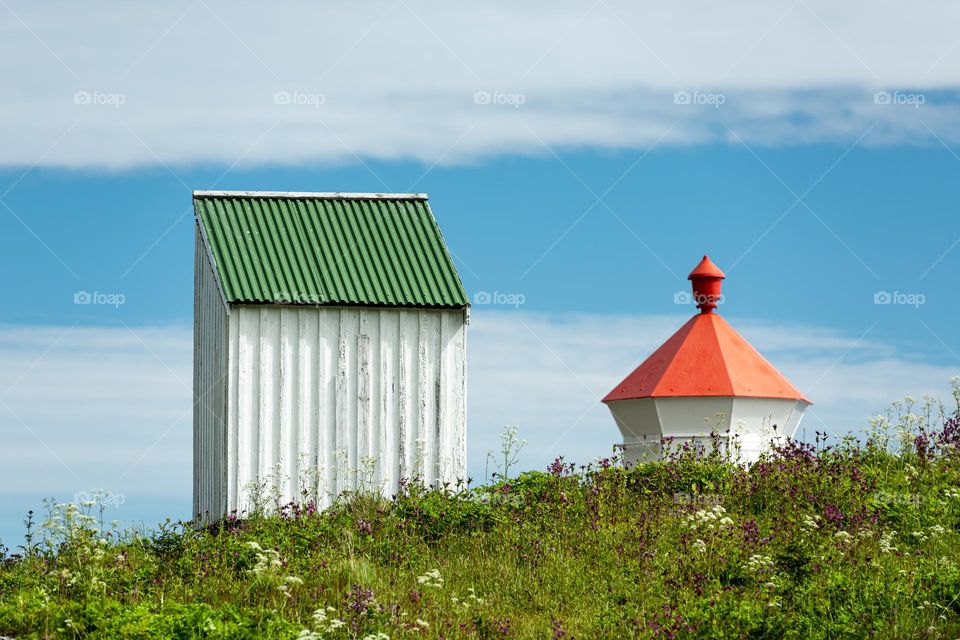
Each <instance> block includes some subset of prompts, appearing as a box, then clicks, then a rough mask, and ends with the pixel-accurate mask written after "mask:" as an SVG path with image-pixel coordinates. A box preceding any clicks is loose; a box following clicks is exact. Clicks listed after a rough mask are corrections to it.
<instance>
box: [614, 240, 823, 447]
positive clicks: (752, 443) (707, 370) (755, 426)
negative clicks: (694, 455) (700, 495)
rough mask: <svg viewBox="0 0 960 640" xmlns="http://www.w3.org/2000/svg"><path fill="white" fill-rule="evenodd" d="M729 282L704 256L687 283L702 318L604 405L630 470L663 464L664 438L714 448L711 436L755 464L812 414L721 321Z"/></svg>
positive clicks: (672, 339) (657, 353)
mask: <svg viewBox="0 0 960 640" xmlns="http://www.w3.org/2000/svg"><path fill="white" fill-rule="evenodd" d="M725 277H726V276H725V275H724V273H723V271H721V270H720V269H719V268H718V267H717V265H715V264H714V263H713V262H711V260H710V258H708V257H707V256H704V257H703V260H701V261H700V264H698V265H697V267H696V268H695V269H694V270H693V271H691V272H690V275H689V276H687V278H688V279H689V280H690V281H691V282H692V284H693V300H694V302H696V304H697V308H698V309H699V310H700V312H699V313H698V314H696V315H695V316H693V317H692V318H690V320H689V321H687V323H686V324H684V325H683V326H682V327H681V328H680V330H679V331H677V332H676V333H675V334H673V335H672V336H671V337H670V338H669V339H668V340H667V341H666V342H664V343H663V344H662V345H661V346H660V347H659V348H658V349H657V350H656V351H654V352H653V354H652V355H651V356H650V357H649V358H647V359H646V360H644V361H643V363H641V364H640V366H639V367H637V368H636V369H634V371H633V373H631V374H630V375H628V376H627V377H626V378H624V379H623V381H622V382H620V383H619V384H618V385H617V386H616V387H614V388H613V390H612V391H611V392H610V393H608V394H607V395H606V397H605V398H604V399H603V402H604V403H605V404H606V405H607V406H608V407H609V408H610V412H611V413H612V414H613V418H614V420H616V422H617V427H618V428H619V429H620V433H621V434H622V436H623V444H622V445H621V446H622V448H623V452H624V459H625V460H626V461H627V462H630V463H635V462H637V461H643V460H653V459H657V458H659V457H660V456H661V455H662V453H663V446H662V444H661V441H662V440H663V439H665V438H666V439H672V440H673V442H674V444H675V445H676V444H680V443H684V442H689V443H692V444H693V445H695V446H707V447H709V446H711V443H710V434H711V432H715V433H717V434H719V435H720V437H721V438H722V439H725V438H732V437H734V436H736V442H738V443H739V448H740V457H741V459H742V460H744V461H752V460H756V459H757V457H759V455H760V453H761V452H762V451H763V450H764V449H765V448H766V447H768V446H769V445H770V443H771V441H772V440H773V439H774V438H777V437H783V436H792V435H793V434H794V432H795V431H796V429H797V426H798V425H799V424H800V418H801V417H802V416H803V412H804V410H806V408H807V407H808V406H810V404H811V402H810V401H809V400H808V399H807V398H806V397H805V396H804V395H803V394H802V393H800V392H799V391H798V390H797V389H796V388H795V387H794V386H793V385H792V384H790V382H789V381H788V380H787V379H786V378H785V377H784V376H783V375H782V374H781V373H780V372H779V371H777V370H776V369H775V368H774V366H773V365H772V364H770V363H769V362H768V361H767V360H766V359H765V358H764V357H763V356H762V355H760V353H759V352H757V350H756V349H754V348H753V347H752V346H750V343H749V342H747V341H746V340H745V339H744V338H743V336H741V335H740V334H739V333H737V331H736V330H735V329H734V328H733V327H731V326H730V325H729V324H728V323H727V321H726V320H724V319H723V318H722V317H721V316H720V315H719V314H717V313H716V308H717V303H718V302H719V301H720V300H721V295H720V288H721V285H722V281H723V279H724V278H725ZM731 444H732V443H731Z"/></svg>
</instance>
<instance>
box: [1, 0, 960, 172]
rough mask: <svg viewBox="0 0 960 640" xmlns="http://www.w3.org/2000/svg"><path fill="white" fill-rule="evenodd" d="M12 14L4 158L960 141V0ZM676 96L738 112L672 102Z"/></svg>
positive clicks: (299, 5)
mask: <svg viewBox="0 0 960 640" xmlns="http://www.w3.org/2000/svg"><path fill="white" fill-rule="evenodd" d="M7 7H9V9H8V8H7ZM0 13H7V14H8V19H6V20H3V21H2V24H0V53H3V54H4V55H3V56H2V57H0V77H2V78H3V79H4V80H3V82H2V84H0V117H2V121H3V123H4V125H3V126H4V144H3V145H2V147H0V164H7V165H24V164H26V165H29V164H32V163H34V162H36V161H39V163H40V164H42V165H63V166H73V167H81V166H105V167H118V168H119V167H129V166H132V165H143V164H156V163H158V162H161V161H162V162H165V163H169V164H177V163H195V162H215V163H221V164H228V165H229V164H232V163H233V162H234V161H238V160H239V162H240V163H247V164H249V163H264V162H268V163H298V162H303V161H338V160H344V159H346V160H350V161H352V160H353V159H354V156H355V155H357V156H361V157H369V158H381V159H392V158H413V159H417V160H421V161H424V162H426V163H433V162H434V161H437V160H438V159H439V161H440V162H444V163H446V162H465V161H471V160H474V159H477V158H482V157H485V156H490V155H494V154H502V153H522V154H545V153H548V152H547V151H546V150H545V148H544V146H543V144H544V143H545V144H547V145H550V146H551V147H557V148H570V147H580V146H591V147H600V148H632V147H638V146H643V145H649V144H650V143H652V142H654V141H656V140H659V139H661V137H662V138H663V140H662V142H663V143H666V144H691V143H697V142H703V141H709V140H726V141H735V137H734V136H733V135H732V134H731V133H730V132H729V131H728V129H727V126H729V127H731V128H732V129H733V130H735V131H736V132H737V136H740V137H741V138H743V139H744V140H746V141H747V142H748V143H751V144H774V143H784V142H785V143H801V144H802V143H808V142H814V141H824V140H826V141H839V142H841V143H843V142H847V143H849V142H853V141H854V140H856V139H857V138H858V137H859V136H860V135H861V134H862V133H863V132H864V131H865V130H866V129H867V128H868V127H870V126H871V125H874V123H877V124H876V125H875V126H874V128H873V129H872V130H871V133H870V134H869V135H868V136H867V137H866V138H865V139H864V140H863V143H864V144H885V143H903V142H908V143H914V142H917V141H928V142H930V141H933V140H934V137H933V136H932V135H931V133H930V130H932V131H934V132H935V133H936V135H937V136H939V137H940V138H942V139H943V140H945V141H947V142H953V141H960V118H958V115H957V112H956V109H955V106H954V105H955V102H956V91H957V90H960V65H958V64H957V62H958V58H960V47H958V46H957V43H958V38H957V34H956V32H955V29H954V27H953V25H955V24H957V22H958V20H960V6H958V5H952V4H944V3H941V2H934V1H932V0H926V1H921V2H916V3H913V4H911V5H910V7H909V9H908V10H906V9H904V7H903V5H902V4H901V3H896V2H891V1H886V2H869V3H868V2H865V1H856V2H844V3H835V2H829V1H827V0H815V1H810V2H793V1H792V0H783V1H777V2H761V1H760V0H748V1H743V2H737V3H722V4H718V3H709V2H692V3H660V4H654V5H650V4H637V3H630V2H623V1H620V0H603V1H601V2H597V3H594V4H584V3H578V2H550V3H547V2H542V1H537V2H529V3H517V2H506V1H505V0H501V1H495V2H484V3H470V4H457V3H442V2H437V1H435V0H430V1H413V0H410V1H408V2H399V1H397V2H394V1H392V0H385V1H382V2H381V1H377V2H364V3H358V2H354V3H338V4H331V3H307V2H295V3H294V2H278V3H268V4H262V3H261V4H249V3H226V2H220V1H217V2H214V1H210V2H199V3H192V2H190V1H184V2H176V3H163V4H142V3H136V4H119V5H118V4H115V3H106V2H93V3H85V4H83V5H77V4H75V3H68V2H56V3H53V4H51V3H44V4H42V5H41V4H38V3H29V2H26V1H25V0H17V1H14V2H9V3H7V4H5V5H4V8H3V9H0ZM10 14H12V15H10ZM14 16H16V17H14ZM895 88H900V89H902V90H903V91H904V93H902V94H896V95H894V96H892V101H894V102H896V101H898V100H902V101H905V102H909V100H910V95H912V94H911V92H913V91H920V92H922V99H923V100H924V101H925V103H924V104H923V105H920V106H919V108H914V107H913V106H911V105H909V104H901V105H895V104H888V105H885V104H875V102H874V92H875V91H877V90H880V89H890V90H893V89H895ZM678 91H679V92H687V94H686V95H689V97H690V101H691V102H697V101H703V102H711V101H713V102H716V101H717V99H718V96H719V97H720V99H722V100H723V104H722V105H720V107H719V108H713V107H712V106H710V105H709V104H707V105H702V106H699V107H698V106H692V105H685V104H676V103H675V98H674V96H675V92H678ZM477 92H481V94H480V95H481V100H480V102H484V101H485V98H484V96H485V97H486V98H489V102H490V103H491V104H476V103H475V95H476V94H477ZM278 94H279V97H278ZM898 96H899V97H898ZM278 101H279V102H281V103H286V102H289V103H290V104H277V102H278ZM520 101H522V104H521V105H519V106H518V107H516V108H515V105H517V103H518V102H520ZM497 102H500V103H501V104H496V103H497ZM928 127H929V130H928ZM65 132H68V133H66V134H65V135H64V133H65ZM665 132H666V133H665ZM61 136H62V138H61ZM51 145H52V146H51Z"/></svg>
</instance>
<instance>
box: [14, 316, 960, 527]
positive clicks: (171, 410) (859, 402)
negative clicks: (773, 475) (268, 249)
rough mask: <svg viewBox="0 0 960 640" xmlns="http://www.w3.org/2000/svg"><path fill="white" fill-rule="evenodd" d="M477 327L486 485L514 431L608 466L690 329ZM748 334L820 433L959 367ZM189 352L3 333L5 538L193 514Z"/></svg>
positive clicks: (851, 346)
mask: <svg viewBox="0 0 960 640" xmlns="http://www.w3.org/2000/svg"><path fill="white" fill-rule="evenodd" d="M472 316H473V317H472V320H471V326H470V333H469V354H470V356H469V366H470V371H469V467H470V472H471V474H472V475H473V476H474V477H475V478H476V479H477V480H482V479H483V477H484V472H485V469H484V460H485V454H486V452H487V451H488V450H496V449H497V448H498V442H499V441H498V434H499V433H500V431H501V429H502V427H503V425H505V424H517V425H519V427H520V435H521V437H523V438H526V439H527V440H529V441H530V444H529V445H528V447H527V449H526V450H525V452H524V454H523V456H522V459H521V466H522V467H526V468H540V469H542V468H544V467H545V466H546V464H547V463H549V462H550V461H551V460H552V459H553V457H554V456H556V455H561V454H563V455H565V456H567V458H568V459H570V460H577V461H581V462H586V461H589V460H591V459H594V458H596V457H599V456H603V455H606V454H608V453H609V452H610V447H611V445H612V444H613V443H614V442H617V441H618V434H617V430H616V428H615V426H614V423H613V420H612V419H611V418H610V416H609V414H608V412H607V410H606V408H605V407H604V406H603V405H602V404H601V403H600V398H601V397H603V395H605V394H606V392H607V391H609V390H610V388H612V387H613V386H614V385H615V384H616V383H617V382H618V381H619V380H620V379H622V378H623V377H624V376H625V375H626V374H627V373H629V372H630V371H631V370H632V369H633V368H634V367H636V366H637V365H638V364H639V363H640V362H641V361H642V360H643V359H644V358H645V357H646V356H647V355H649V353H650V352H651V351H652V350H653V349H654V348H655V347H656V346H658V345H659V344H660V343H661V342H662V341H663V340H665V339H666V338H667V337H669V335H670V334H671V333H672V332H673V331H674V330H675V329H677V328H678V327H679V326H680V324H681V323H682V322H683V321H684V320H686V317H683V316H613V315H568V314H553V315H547V314H535V313H527V312H523V311H517V312H510V311H493V310H488V309H483V308H478V309H475V311H474V313H473V314H472ZM737 329H738V330H740V331H741V332H742V333H743V334H744V335H745V336H746V337H747V339H749V340H750V341H752V342H753V344H754V345H755V346H756V347H757V348H758V349H759V350H761V351H762V352H763V353H764V355H766V356H767V357H768V358H769V359H770V360H771V361H772V362H773V363H774V364H775V365H776V366H777V367H778V368H779V369H780V370H781V371H782V372H783V373H784V374H785V375H787V377H788V378H790V379H791V380H792V381H793V382H794V383H795V384H796V385H797V386H798V387H799V388H800V389H802V390H803V391H804V392H806V393H808V394H809V395H810V397H811V398H812V399H813V401H814V402H815V405H814V407H813V410H812V413H810V414H808V416H807V417H806V418H805V424H806V426H807V429H808V432H809V433H811V434H812V431H813V430H814V429H819V428H822V427H823V426H824V425H826V426H827V427H828V428H829V429H830V430H832V431H844V430H846V429H849V428H858V427H861V426H863V425H864V423H865V418H866V417H867V416H868V415H871V414H872V413H874V412H875V411H877V410H880V409H882V408H884V407H885V406H886V405H887V404H888V403H889V401H891V400H894V399H897V398H900V397H902V396H903V395H905V394H908V393H909V394H913V395H915V396H920V395H921V394H922V393H925V392H933V393H936V394H938V395H940V396H942V397H946V396H947V384H946V380H947V378H948V377H949V376H951V375H953V374H955V373H957V370H958V366H955V365H954V366H949V365H944V364H941V363H932V362H918V361H914V360H912V359H910V358H907V357H904V356H903V355H901V354H898V353H897V351H896V350H895V349H894V348H893V347H892V346H891V345H884V344H882V343H879V342H875V341H873V340H871V339H870V337H869V336H868V337H867V338H864V339H862V340H858V337H859V336H855V335H849V334H847V333H845V332H843V331H840V330H834V329H830V328H827V327H810V326H784V325H775V324H770V323H765V322H743V323H737ZM191 348H192V336H191V331H190V329H189V328H187V327H135V328H132V329H127V328H125V327H109V328H105V327H74V328H72V329H68V328H66V327H36V326H5V327H0V400H2V404H0V433H2V437H3V442H4V446H3V454H2V457H3V464H2V465H0V487H2V490H0V491H2V493H3V496H4V497H3V498H2V500H0V502H2V503H4V504H5V506H4V509H0V538H6V539H7V540H8V541H9V540H12V539H13V538H14V536H16V535H18V533H19V532H20V529H19V525H17V522H18V519H19V516H21V515H22V513H24V512H26V510H27V509H29V508H37V507H38V506H39V505H38V504H37V502H38V500H39V497H40V496H43V495H56V496H58V497H59V498H60V499H65V498H70V497H72V496H73V495H74V494H76V493H77V492H80V491H87V490H90V489H92V488H104V489H107V490H110V491H113V492H114V493H117V494H122V495H124V496H126V497H127V502H126V503H125V504H124V505H123V507H122V509H121V510H120V511H118V512H117V514H116V515H117V516H118V517H121V518H124V519H132V518H134V517H136V518H138V519H141V518H142V519H143V520H144V521H146V522H147V523H148V524H152V523H156V522H159V521H160V520H162V519H163V518H165V517H168V516H170V517H184V516H185V515H186V514H187V513H189V508H190V507H189V504H190V491H191V446H192V435H191V426H190V425H191V420H192V412H191V401H190V398H191V387H190V385H191V382H192V376H191V366H192V364H191ZM171 505H179V506H177V508H176V509H175V510H174V511H173V512H171V511H170V509H171V508H172V507H171ZM132 514H135V515H132Z"/></svg>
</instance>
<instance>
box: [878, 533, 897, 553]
mask: <svg viewBox="0 0 960 640" xmlns="http://www.w3.org/2000/svg"><path fill="white" fill-rule="evenodd" d="M896 534H897V532H896V531H888V532H887V533H885V534H883V535H882V536H880V552H881V553H891V552H892V553H896V552H897V548H896V547H895V546H893V536H895V535H896Z"/></svg>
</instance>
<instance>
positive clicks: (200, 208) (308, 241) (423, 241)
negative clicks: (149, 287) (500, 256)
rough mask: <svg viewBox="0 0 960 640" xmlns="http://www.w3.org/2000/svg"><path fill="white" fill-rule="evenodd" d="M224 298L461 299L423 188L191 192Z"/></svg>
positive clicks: (431, 303)
mask: <svg viewBox="0 0 960 640" xmlns="http://www.w3.org/2000/svg"><path fill="white" fill-rule="evenodd" d="M193 206H194V210H195V212H196V215H197V220H198V221H199V224H200V225H201V229H202V230H203V233H204V236H205V239H206V242H207V244H208V246H209V248H210V252H211V254H212V256H213V260H214V262H215V264H216V268H217V273H218V275H219V277H220V282H221V283H222V285H223V292H224V296H225V297H226V299H227V301H228V302H252V303H286V304H344V305H349V304H362V305H389V306H418V307H462V306H465V305H466V304H467V294H466V292H465V291H464V289H463V284H462V283H461V282H460V276H459V275H458V274H457V270H456V267H455V266H454V264H453V260H452V259H451V257H450V253H449V252H448V251H447V248H446V245H445V244H444V242H443V236H442V235H441V233H440V229H439V227H438V226H437V223H436V220H435V219H434V217H433V213H432V212H431V211H430V206H429V205H428V204H427V198H426V196H425V195H422V194H356V193H282V192H259V193H258V192H250V191H243V192H224V191H195V192H194V194H193Z"/></svg>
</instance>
